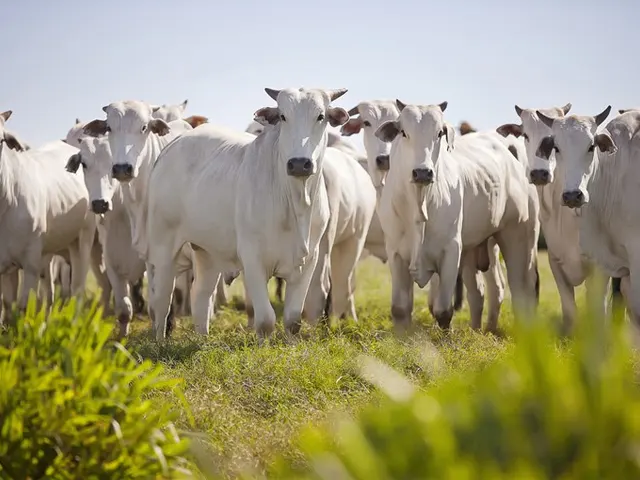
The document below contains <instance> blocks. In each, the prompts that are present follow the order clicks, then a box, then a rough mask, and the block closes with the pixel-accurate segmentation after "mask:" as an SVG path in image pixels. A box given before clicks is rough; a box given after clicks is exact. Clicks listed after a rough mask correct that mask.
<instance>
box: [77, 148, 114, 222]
mask: <svg viewBox="0 0 640 480" xmlns="http://www.w3.org/2000/svg"><path fill="white" fill-rule="evenodd" d="M78 148H79V149H80V151H79V152H78V153H76V154H74V155H72V156H71V157H70V158H69V161H68V162H67V165H66V169H67V171H68V172H72V173H75V172H77V171H78V169H79V168H80V167H82V170H83V174H84V175H83V176H84V184H85V186H86V187H87V191H88V192H89V200H90V201H91V211H92V212H93V213H96V214H98V215H100V214H104V213H107V212H109V211H110V210H112V209H113V194H114V192H115V190H116V187H117V186H118V182H117V181H116V180H115V179H114V178H113V176H112V175H111V169H112V161H111V149H110V148H109V141H108V139H107V138H106V137H100V138H93V137H84V138H82V139H81V140H80V143H79V145H78Z"/></svg>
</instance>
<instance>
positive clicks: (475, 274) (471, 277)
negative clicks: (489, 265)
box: [460, 249, 484, 330]
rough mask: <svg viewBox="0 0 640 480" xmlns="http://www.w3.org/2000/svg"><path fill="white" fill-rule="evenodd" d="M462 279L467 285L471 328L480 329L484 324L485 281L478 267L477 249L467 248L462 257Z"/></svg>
mask: <svg viewBox="0 0 640 480" xmlns="http://www.w3.org/2000/svg"><path fill="white" fill-rule="evenodd" d="M460 263H461V267H462V281H463V282H464V285H465V287H467V302H468V303H469V313H470V317H471V328H472V329H474V330H479V329H480V327H481V326H482V310H483V309H484V282H483V281H482V274H481V273H480V272H479V271H478V269H477V264H478V262H477V256H476V249H471V250H467V251H465V252H464V254H463V255H462V258H461V261H460Z"/></svg>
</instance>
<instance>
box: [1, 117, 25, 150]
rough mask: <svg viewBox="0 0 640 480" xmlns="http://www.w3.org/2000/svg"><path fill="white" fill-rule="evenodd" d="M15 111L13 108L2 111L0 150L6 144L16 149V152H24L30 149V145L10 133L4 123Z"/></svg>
mask: <svg viewBox="0 0 640 480" xmlns="http://www.w3.org/2000/svg"><path fill="white" fill-rule="evenodd" d="M12 113H13V112H12V111H11V110H7V111H6V112H2V113H0V152H1V151H2V149H3V148H4V147H5V146H6V147H7V148H9V149H10V150H14V151H16V152H24V151H25V150H29V146H28V145H27V144H26V143H24V142H22V141H20V140H19V139H18V138H17V137H16V136H15V135H13V134H12V133H9V132H8V131H7V130H6V129H5V127H4V124H5V122H6V121H7V120H9V117H11V114H12Z"/></svg>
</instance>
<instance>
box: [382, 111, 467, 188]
mask: <svg viewBox="0 0 640 480" xmlns="http://www.w3.org/2000/svg"><path fill="white" fill-rule="evenodd" d="M396 104H397V106H398V109H399V110H400V116H399V117H398V119H397V120H395V121H389V122H385V123H383V124H382V125H380V127H378V129H377V130H376V132H375V135H376V137H378V138H379V139H380V140H382V141H383V142H387V143H391V142H393V145H392V147H391V162H392V165H391V168H395V167H394V166H393V162H395V161H396V160H395V158H396V157H397V158H399V159H400V160H401V161H407V162H408V163H407V164H406V165H400V164H399V165H397V168H400V169H403V170H404V169H407V170H408V175H410V180H411V182H413V183H415V184H417V185H421V186H425V185H429V184H431V183H433V181H434V180H435V175H436V174H435V172H436V164H437V163H438V159H439V158H440V154H441V151H442V148H441V147H443V146H445V145H446V147H445V148H446V149H447V150H448V151H451V150H452V149H453V142H454V136H455V133H454V130H453V127H452V126H451V125H449V124H448V123H446V122H445V121H444V115H443V113H444V111H445V110H446V108H447V102H442V103H441V104H439V105H405V104H404V103H402V102H401V101H400V100H396ZM443 142H444V145H443Z"/></svg>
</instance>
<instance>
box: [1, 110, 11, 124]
mask: <svg viewBox="0 0 640 480" xmlns="http://www.w3.org/2000/svg"><path fill="white" fill-rule="evenodd" d="M12 113H13V110H7V111H6V112H2V113H0V117H2V118H3V119H4V121H5V122H6V121H7V120H9V117H11V114H12Z"/></svg>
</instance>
